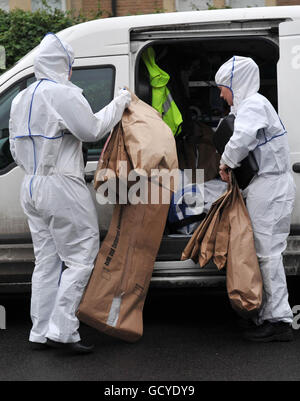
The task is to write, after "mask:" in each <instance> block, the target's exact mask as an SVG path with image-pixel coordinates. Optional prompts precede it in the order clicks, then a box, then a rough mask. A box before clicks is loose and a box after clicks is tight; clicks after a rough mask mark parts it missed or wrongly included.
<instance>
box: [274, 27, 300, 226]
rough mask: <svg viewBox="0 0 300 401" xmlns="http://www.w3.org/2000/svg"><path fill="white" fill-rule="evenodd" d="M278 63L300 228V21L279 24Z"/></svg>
mask: <svg viewBox="0 0 300 401" xmlns="http://www.w3.org/2000/svg"><path fill="white" fill-rule="evenodd" d="M279 47H280V58H279V62H278V66H277V79H278V112H279V115H280V118H281V119H282V122H283V124H284V125H285V127H286V129H287V131H288V138H289V144H290V150H291V163H292V166H293V175H294V179H295V182H296V186H297V196H296V203H295V207H294V212H293V217H292V225H293V226H298V228H300V118H299V117H300V115H299V94H300V21H293V22H283V23H281V24H280V25H279Z"/></svg>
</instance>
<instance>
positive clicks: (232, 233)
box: [181, 173, 263, 317]
mask: <svg viewBox="0 0 300 401" xmlns="http://www.w3.org/2000/svg"><path fill="white" fill-rule="evenodd" d="M181 259H182V260H186V259H192V260H193V261H194V262H195V263H198V262H199V265H200V267H204V266H205V265H206V264H207V263H208V262H209V261H210V260H211V259H213V261H214V263H215V265H216V266H217V268H218V269H219V270H220V269H222V268H224V267H225V265H226V284H227V292H228V296H229V299H230V302H231V305H232V307H233V308H234V309H235V310H236V311H237V312H239V313H240V314H242V315H244V316H245V315H246V316H247V317H250V316H252V315H254V314H255V313H257V311H258V310H259V308H260V306H261V302H262V289H263V284H262V276H261V272H260V268H259V264H258V260H257V255H256V251H255V246H254V238H253V230H252V225H251V221H250V217H249V214H248V211H247V209H246V206H245V203H244V200H243V198H242V195H241V192H240V190H239V188H238V185H237V182H236V180H235V178H234V175H233V174H232V173H230V183H229V185H228V190H227V192H225V194H224V195H222V196H221V197H220V198H219V199H218V200H217V201H216V202H214V204H213V205H212V207H211V209H210V211H209V213H208V214H207V216H206V218H205V219H204V220H203V222H202V223H201V224H200V226H199V227H198V228H197V229H196V231H195V232H194V234H193V236H192V238H191V239H190V241H189V242H188V244H187V246H186V248H185V249H184V251H183V253H182V257H181Z"/></svg>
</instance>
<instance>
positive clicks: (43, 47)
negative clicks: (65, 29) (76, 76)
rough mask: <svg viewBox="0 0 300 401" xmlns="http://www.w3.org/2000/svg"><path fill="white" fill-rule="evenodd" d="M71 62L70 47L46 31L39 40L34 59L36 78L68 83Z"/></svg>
mask: <svg viewBox="0 0 300 401" xmlns="http://www.w3.org/2000/svg"><path fill="white" fill-rule="evenodd" d="M73 62H74V52H73V49H72V47H71V46H70V45H69V44H67V43H66V42H63V41H62V40H60V39H59V38H58V37H57V36H56V35H55V34H53V33H48V34H47V35H46V36H45V37H44V39H43V40H42V41H41V43H40V45H39V48H38V51H37V54H36V56H35V59H34V72H35V76H36V79H37V80H40V79H43V78H46V79H51V80H53V81H56V82H58V83H61V84H68V83H69V79H68V78H69V74H70V70H71V68H72V64H73Z"/></svg>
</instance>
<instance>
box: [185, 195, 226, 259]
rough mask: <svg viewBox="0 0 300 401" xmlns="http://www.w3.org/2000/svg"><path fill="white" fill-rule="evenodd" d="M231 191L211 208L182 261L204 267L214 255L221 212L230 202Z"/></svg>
mask: <svg viewBox="0 0 300 401" xmlns="http://www.w3.org/2000/svg"><path fill="white" fill-rule="evenodd" d="M230 193H231V189H229V190H228V191H227V192H225V193H224V194H223V195H222V196H221V197H220V198H218V199H217V200H216V201H215V202H214V203H213V204H212V206H211V208H210V210H209V212H208V214H207V216H206V217H205V219H204V220H203V221H202V222H201V224H200V225H199V226H198V227H197V229H196V230H195V231H194V234H193V235H192V237H191V239H190V240H189V242H188V244H187V245H186V247H185V249H184V251H183V253H182V256H181V260H187V259H192V260H193V261H194V262H195V263H199V265H200V267H204V266H205V265H206V264H207V263H208V262H209V261H210V259H211V258H212V256H213V255H214V248H215V240H216V236H217V234H218V224H219V220H220V215H221V212H222V210H223V208H224V205H226V202H228V199H229V197H230Z"/></svg>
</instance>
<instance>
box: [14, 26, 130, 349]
mask: <svg viewBox="0 0 300 401" xmlns="http://www.w3.org/2000/svg"><path fill="white" fill-rule="evenodd" d="M73 61H74V54H73V50H72V48H71V47H70V45H68V44H67V43H65V42H63V41H62V40H60V39H59V38H58V37H57V36H56V35H54V34H51V33H50V34H47V35H46V36H45V37H44V39H43V40H42V41H41V43H40V45H39V48H38V50H37V54H36V56H35V60H34V71H35V76H36V79H37V81H36V82H34V83H33V84H32V85H30V86H29V87H28V88H27V89H25V90H23V91H22V92H20V93H19V94H18V95H17V96H16V97H15V98H14V100H13V102H12V107H11V114H10V125H9V129H10V148H11V153H12V156H13V158H14V159H15V161H16V163H17V164H18V165H19V166H20V167H21V168H22V169H23V170H24V171H25V178H24V180H23V184H22V188H21V203H22V206H23V209H24V212H25V214H26V215H27V217H28V223H29V227H30V231H31V235H32V240H33V246H34V253H35V269H34V273H33V276H32V300H31V318H32V322H33V327H32V330H31V333H30V338H29V340H30V341H31V342H34V343H42V344H46V345H50V346H52V347H57V348H58V347H64V348H68V349H73V350H74V351H75V352H78V353H84V352H90V351H91V349H92V347H88V346H85V345H84V344H82V343H81V341H80V335H79V333H78V328H79V321H78V319H77V318H76V316H75V313H76V309H77V307H78V305H79V302H80V300H81V297H82V295H83V291H84V289H85V287H86V285H87V282H88V280H89V277H90V274H91V272H92V269H93V267H94V261H95V258H96V255H97V253H98V250H99V228H98V222H97V214H96V210H95V206H94V203H93V200H92V197H91V194H90V192H89V190H88V188H87V186H86V184H85V181H84V163H83V155H82V141H84V142H92V141H98V140H99V139H101V138H102V137H103V136H104V135H105V134H107V133H108V132H109V131H110V130H111V129H112V128H113V127H114V126H115V125H116V124H117V123H118V122H119V121H120V119H121V117H122V114H123V111H124V109H125V108H126V107H127V106H128V105H129V104H130V101H131V95H130V93H129V92H128V91H127V90H120V91H119V95H118V96H117V97H116V98H115V99H114V100H113V101H112V102H111V103H109V104H108V105H107V106H106V107H104V108H103V109H102V110H100V111H99V112H98V113H96V114H93V112H92V110H91V107H90V105H89V103H88V102H87V100H86V99H85V97H84V96H83V95H82V90H81V89H80V88H78V87H77V86H75V85H74V84H72V83H71V82H70V81H69V79H70V77H71V72H72V64H73ZM99 96H101V93H99ZM63 263H64V264H65V266H66V269H64V270H62V265H63Z"/></svg>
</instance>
